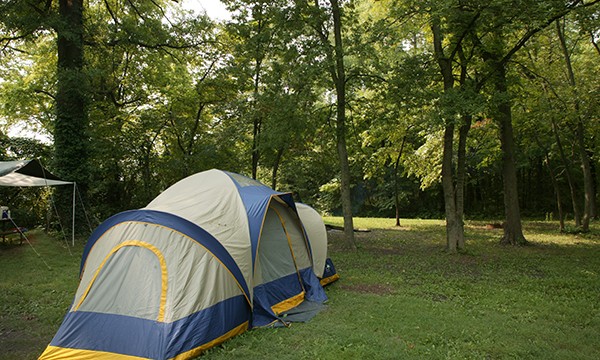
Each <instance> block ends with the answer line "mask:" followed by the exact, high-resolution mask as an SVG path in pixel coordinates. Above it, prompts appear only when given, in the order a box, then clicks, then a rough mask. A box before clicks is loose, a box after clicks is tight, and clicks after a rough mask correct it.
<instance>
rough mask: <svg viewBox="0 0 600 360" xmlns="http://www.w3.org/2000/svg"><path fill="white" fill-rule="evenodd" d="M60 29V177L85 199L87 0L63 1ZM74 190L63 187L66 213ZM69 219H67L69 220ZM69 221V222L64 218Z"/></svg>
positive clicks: (62, 203)
mask: <svg viewBox="0 0 600 360" xmlns="http://www.w3.org/2000/svg"><path fill="white" fill-rule="evenodd" d="M59 15H60V19H61V20H62V21H61V22H60V25H58V26H57V28H56V31H57V38H58V43H57V46H58V66H57V93H56V121H55V123H54V149H55V165H56V170H57V174H58V175H59V176H61V177H63V178H64V179H68V180H71V181H75V182H77V186H78V188H79V190H80V193H81V195H82V196H83V197H85V194H86V190H87V186H86V185H87V183H88V178H89V170H88V164H87V160H88V147H89V146H88V136H87V127H88V118H87V106H86V102H87V87H86V84H87V81H86V77H85V74H84V72H83V66H84V58H83V51H84V50H83V0H60V1H59ZM71 192H72V189H66V188H64V189H63V188H60V189H58V191H57V203H58V204H59V207H61V210H62V211H61V212H62V213H65V212H66V213H69V212H68V211H65V210H66V209H70V208H71V204H70V200H71V195H72V194H71ZM65 218H66V217H65ZM64 220H67V219H64Z"/></svg>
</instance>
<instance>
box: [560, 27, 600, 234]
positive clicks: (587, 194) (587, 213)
mask: <svg viewBox="0 0 600 360" xmlns="http://www.w3.org/2000/svg"><path fill="white" fill-rule="evenodd" d="M556 31H557V33H558V38H559V40H560V47H561V49H562V52H563V55H564V57H565V65H566V67H567V74H568V76H569V85H570V86H571V88H572V92H573V99H574V100H573V106H574V108H575V119H576V122H577V124H576V128H575V136H576V137H577V139H576V140H577V147H578V148H579V157H580V158H581V169H582V170H583V191H584V205H583V217H582V218H581V230H583V231H589V230H590V218H591V217H592V201H594V195H595V194H594V185H593V184H592V181H593V180H592V170H591V166H590V158H589V157H588V154H587V151H586V146H585V129H584V126H583V119H582V118H581V113H580V110H579V95H578V94H577V88H576V85H577V84H576V82H575V73H574V72H573V66H572V65H571V55H570V54H569V50H568V49H567V43H566V40H565V35H564V32H563V31H562V28H561V26H560V22H559V21H556Z"/></svg>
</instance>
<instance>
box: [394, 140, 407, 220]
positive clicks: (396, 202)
mask: <svg viewBox="0 0 600 360" xmlns="http://www.w3.org/2000/svg"><path fill="white" fill-rule="evenodd" d="M407 131H408V129H407ZM405 143H406V134H405V135H404V136H403V137H402V144H401V145H400V151H398V156H397V157H396V162H395V163H394V206H395V207H396V226H400V199H399V194H398V188H399V186H400V184H399V183H400V180H399V179H398V168H399V166H400V158H401V157H402V153H403V152H404V144H405Z"/></svg>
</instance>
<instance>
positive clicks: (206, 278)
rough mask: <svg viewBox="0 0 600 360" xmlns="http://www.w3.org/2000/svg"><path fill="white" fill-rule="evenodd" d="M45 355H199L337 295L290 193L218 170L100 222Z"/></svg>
mask: <svg viewBox="0 0 600 360" xmlns="http://www.w3.org/2000/svg"><path fill="white" fill-rule="evenodd" d="M80 279H81V280H80V283H79V287H78V289H77V292H76V295H75V299H74V301H73V304H72V305H71V307H70V309H69V311H68V313H67V315H66V316H65V319H64V321H63V323H62V325H61V326H60V328H59V330H58V332H57V334H56V335H55V337H54V339H53V340H52V341H51V343H50V345H49V346H48V347H47V348H46V351H45V352H44V353H43V354H42V355H41V359H64V358H77V359H142V358H143V359H146V358H150V359H189V358H192V357H194V356H197V355H198V354H199V353H201V352H202V351H204V350H205V349H208V348H210V347H212V346H215V345H217V344H219V343H221V342H223V341H225V340H227V339H229V338H231V337H232V336H235V335H237V334H240V333H242V332H244V331H246V330H247V329H249V328H252V327H259V326H268V325H272V324H275V323H281V322H283V320H282V318H281V317H280V315H281V314H283V313H285V312H287V311H290V310H292V309H297V308H299V305H301V304H302V303H303V302H314V303H322V302H324V301H325V300H326V299H327V297H326V295H325V292H324V290H323V288H322V287H321V285H320V283H319V280H318V279H317V276H316V275H315V272H314V270H313V259H312V254H311V247H310V245H309V242H308V238H307V236H306V232H305V231H304V227H303V225H302V223H301V221H300V218H299V216H298V212H297V210H296V206H295V203H294V201H293V198H292V196H291V194H287V193H279V192H275V191H274V190H272V189H270V188H269V187H267V186H264V185H263V184H261V183H259V182H257V181H255V180H252V179H249V178H247V177H244V176H241V175H238V174H234V173H229V172H224V171H220V170H209V171H205V172H202V173H198V174H195V175H192V176H190V177H188V178H185V179H183V180H181V181H179V182H178V183H176V184H174V185H173V186H171V187H170V188H168V189H167V190H165V191H164V192H163V193H162V194H160V195H159V196H158V197H157V198H155V199H154V200H153V201H152V202H150V204H148V206H147V207H146V208H143V209H139V210H132V211H126V212H123V213H120V214H117V215H115V216H113V217H111V218H109V219H108V220H106V221H105V222H104V223H103V224H101V225H100V226H99V227H98V228H97V229H96V230H95V231H94V233H93V234H92V235H91V237H90V239H89V240H88V243H87V245H86V247H85V249H84V253H83V258H82V262H81V270H80Z"/></svg>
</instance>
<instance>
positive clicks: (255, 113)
mask: <svg viewBox="0 0 600 360" xmlns="http://www.w3.org/2000/svg"><path fill="white" fill-rule="evenodd" d="M255 60H256V62H255V67H254V100H253V101H254V103H253V109H252V118H253V119H254V120H253V121H252V178H253V179H254V180H256V176H257V175H258V161H259V159H260V149H259V145H260V131H261V125H262V117H261V115H260V113H259V109H258V95H259V84H260V72H261V68H262V59H258V58H257V59H255Z"/></svg>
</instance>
